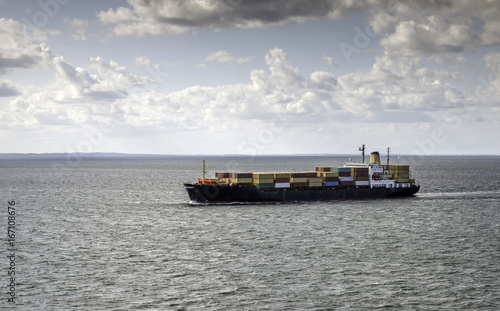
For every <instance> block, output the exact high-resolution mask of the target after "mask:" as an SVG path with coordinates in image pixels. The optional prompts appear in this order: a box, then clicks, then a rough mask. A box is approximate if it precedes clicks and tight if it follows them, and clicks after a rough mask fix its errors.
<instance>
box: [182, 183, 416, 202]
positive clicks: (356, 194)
mask: <svg viewBox="0 0 500 311" xmlns="http://www.w3.org/2000/svg"><path fill="white" fill-rule="evenodd" d="M184 187H185V188H186V191H187V193H188V195H189V198H190V200H191V202H190V203H193V204H228V203H281V202H303V201H332V200H349V199H378V198H391V197H408V196H412V195H414V194H415V193H417V192H418V190H419V189H420V186H411V187H407V188H368V187H367V188H315V189H304V188H302V189H291V188H286V189H259V188H257V187H255V186H225V185H224V186H221V185H215V186H214V185H202V184H184Z"/></svg>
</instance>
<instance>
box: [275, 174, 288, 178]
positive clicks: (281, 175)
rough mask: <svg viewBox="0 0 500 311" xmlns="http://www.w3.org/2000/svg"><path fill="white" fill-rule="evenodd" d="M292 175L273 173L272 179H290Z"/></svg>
mask: <svg viewBox="0 0 500 311" xmlns="http://www.w3.org/2000/svg"><path fill="white" fill-rule="evenodd" d="M291 174H292V173H274V178H290V176H291Z"/></svg>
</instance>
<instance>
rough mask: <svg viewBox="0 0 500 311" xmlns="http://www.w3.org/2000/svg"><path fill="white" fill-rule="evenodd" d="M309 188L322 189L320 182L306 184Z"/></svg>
mask: <svg viewBox="0 0 500 311" xmlns="http://www.w3.org/2000/svg"><path fill="white" fill-rule="evenodd" d="M308 186H309V187H323V183H322V182H320V183H309V184H308Z"/></svg>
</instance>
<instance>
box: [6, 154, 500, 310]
mask: <svg viewBox="0 0 500 311" xmlns="http://www.w3.org/2000/svg"><path fill="white" fill-rule="evenodd" d="M202 159H206V164H207V165H206V166H207V177H213V176H214V173H215V172H216V171H261V172H262V171H304V170H314V168H315V166H328V165H331V166H337V165H341V164H342V162H344V161H346V160H348V157H341V156H331V157H329V156H269V157H231V156H210V157H204V158H202V157H196V156H185V157H182V156H175V157H173V156H172V157H116V158H109V157H97V158H79V159H77V160H78V161H74V159H73V160H72V159H69V158H67V157H61V158H41V157H34V158H30V159H2V160H0V202H1V206H2V209H1V212H0V214H1V217H0V219H1V220H0V231H1V232H3V234H2V238H1V243H2V246H1V248H0V249H2V250H3V251H2V254H1V255H2V256H1V258H2V259H0V265H2V267H3V268H2V270H1V271H2V272H1V273H0V285H2V287H1V288H3V290H1V291H0V296H1V297H0V298H1V302H0V306H1V307H0V309H2V310H6V309H7V308H9V307H12V308H17V309H18V310H371V309H393V310H401V309H404V310H498V309H500V158H499V157H486V156H484V157H472V156H463V157H444V156H443V157H423V158H404V157H401V158H399V159H398V158H396V157H395V158H391V163H393V164H408V163H409V162H411V163H409V164H412V166H411V170H412V174H413V177H414V178H415V179H416V180H417V183H418V184H420V185H421V190H420V192H419V193H418V194H417V195H416V196H414V197H410V198H401V199H380V200H353V201H334V202H313V203H293V204H260V205H230V206H228V205H221V206H192V205H189V204H188V202H189V198H188V196H187V194H186V192H185V190H184V189H183V185H182V183H183V182H194V181H195V180H196V179H197V178H198V177H201V174H202ZM9 202H11V203H15V213H16V214H15V238H14V239H13V240H14V243H15V244H14V246H15V249H14V251H15V269H16V270H15V271H16V274H15V287H14V292H15V299H14V301H15V303H12V302H10V301H9V300H8V299H9V298H11V297H12V296H11V292H10V290H9V288H11V287H9V285H10V282H11V281H10V276H9V275H8V268H9V264H10V262H9V260H10V259H9V258H8V256H9V254H10V251H9V237H8V236H7V235H6V233H7V230H8V221H9V218H8V217H9V215H8V207H9ZM10 240H12V239H10Z"/></svg>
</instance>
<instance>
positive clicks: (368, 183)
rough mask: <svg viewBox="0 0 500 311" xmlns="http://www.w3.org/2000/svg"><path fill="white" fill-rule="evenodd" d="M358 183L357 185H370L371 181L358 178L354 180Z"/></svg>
mask: <svg viewBox="0 0 500 311" xmlns="http://www.w3.org/2000/svg"><path fill="white" fill-rule="evenodd" d="M354 183H355V184H356V186H369V185H370V182H369V181H361V180H357V181H355V182H354Z"/></svg>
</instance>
